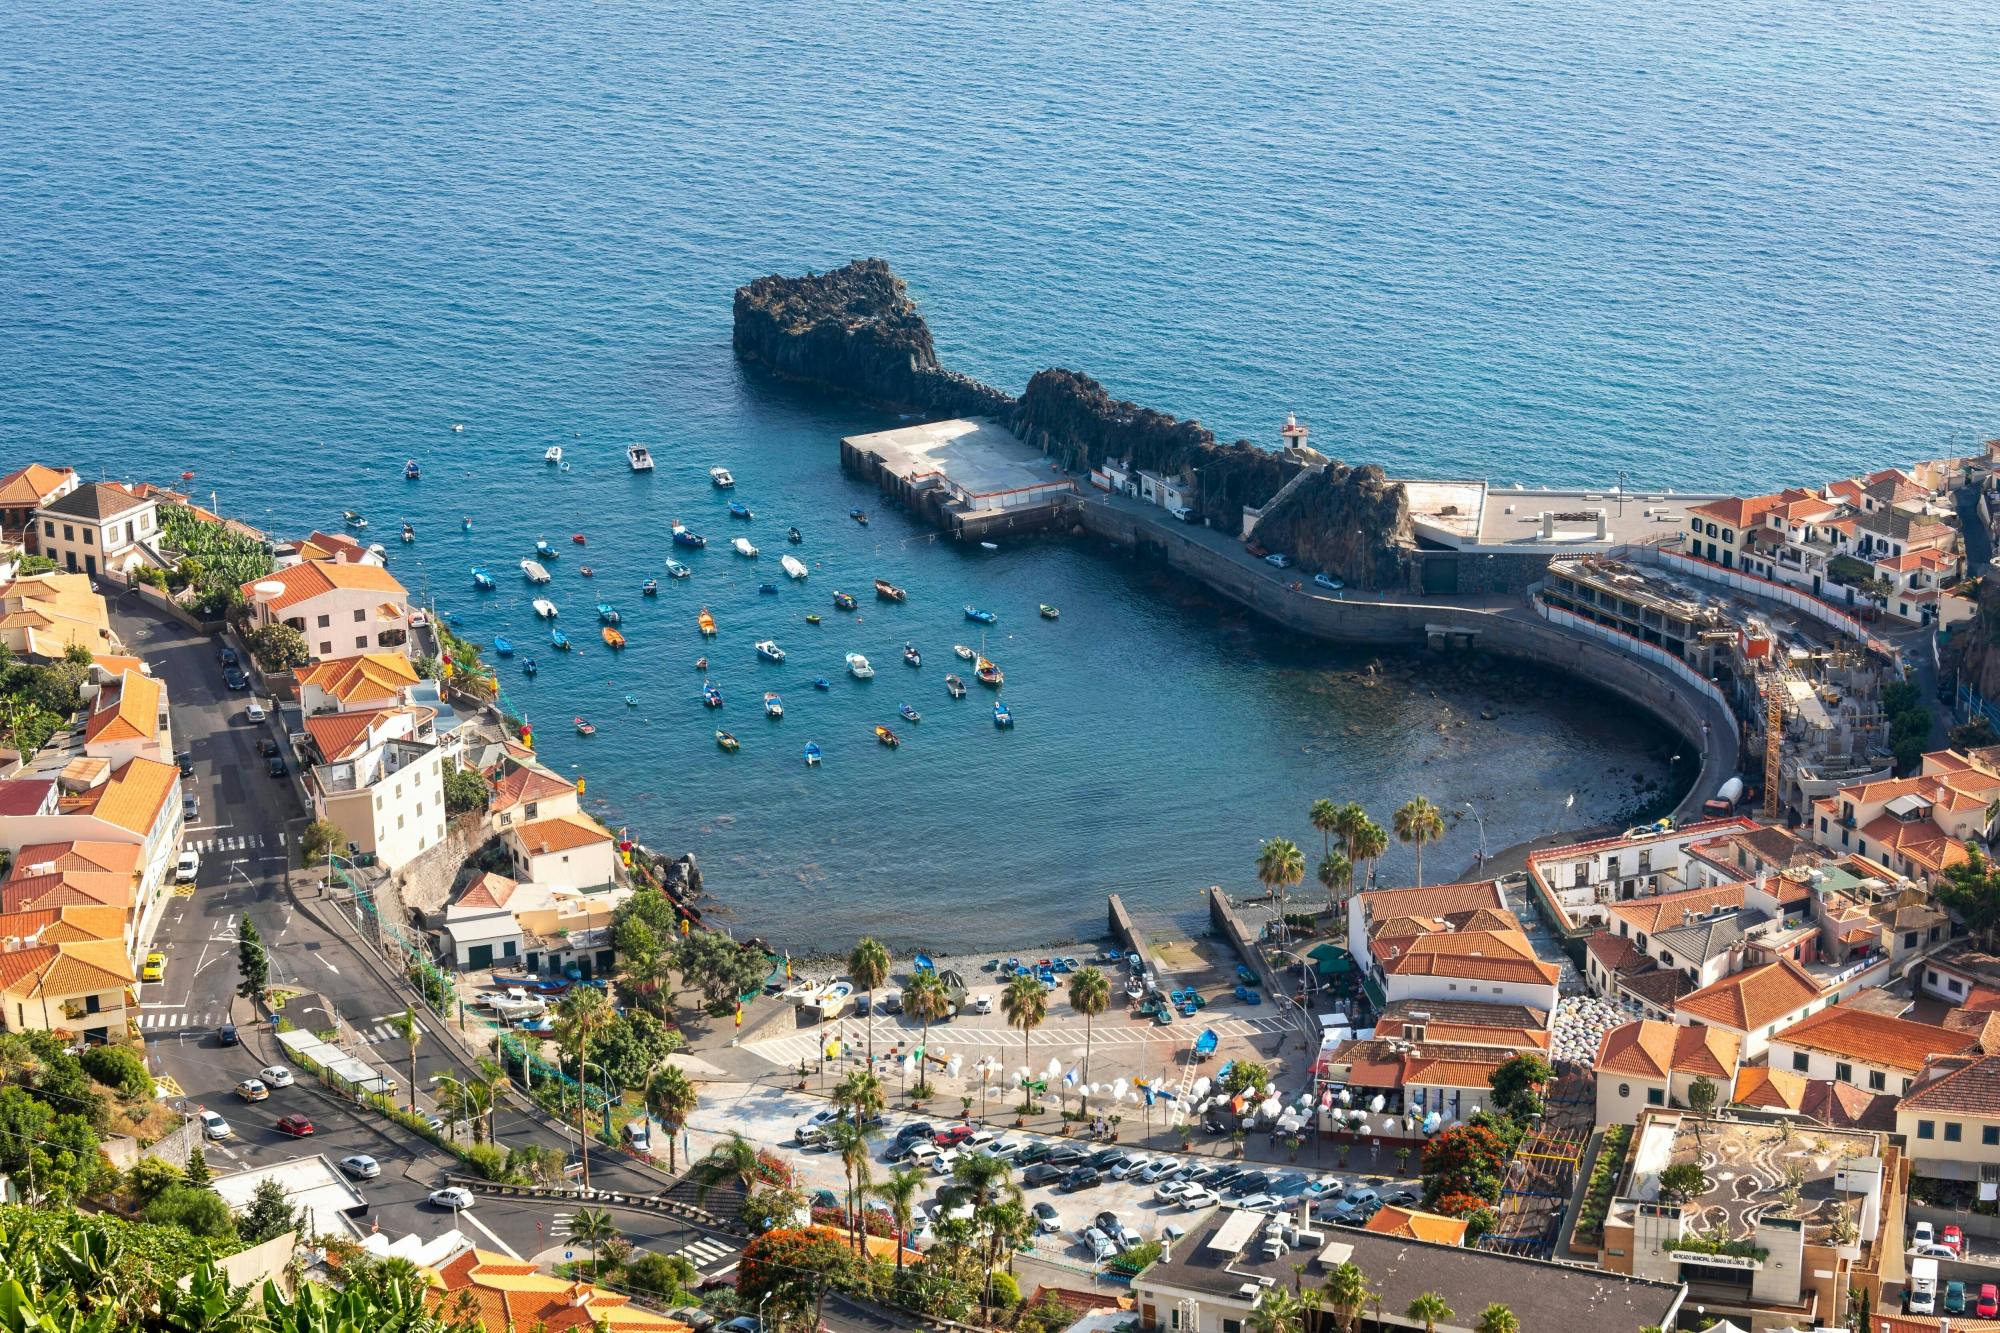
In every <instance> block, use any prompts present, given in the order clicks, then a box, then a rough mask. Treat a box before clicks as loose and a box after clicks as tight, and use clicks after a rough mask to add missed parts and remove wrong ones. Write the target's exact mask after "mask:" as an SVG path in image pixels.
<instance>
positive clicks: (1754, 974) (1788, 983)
mask: <svg viewBox="0 0 2000 1333" xmlns="http://www.w3.org/2000/svg"><path fill="white" fill-rule="evenodd" d="M1819 994H1820V986H1819V983H1818V982H1817V981H1814V980H1813V978H1812V975H1811V974H1810V973H1809V972H1807V971H1806V970H1805V969H1804V968H1802V967H1800V966H1799V965H1798V964H1797V963H1795V962H1793V961H1792V960H1791V959H1789V958H1780V959H1778V961H1776V962H1775V963H1766V964H1764V965H1763V966H1762V967H1752V968H1746V969H1745V970H1744V971H1741V972H1738V973H1736V974H1734V975H1733V976H1727V977H1724V978H1723V979H1722V980H1720V981H1718V982H1716V983H1715V984H1714V985H1712V986H1704V987H1703V988H1702V989H1700V990H1698V991H1695V992H1694V993H1693V994H1691V995H1683V996H1682V997H1681V998H1680V999H1679V1000H1678V1001H1676V1002H1675V1005H1674V1007H1675V1010H1676V1011H1677V1012H1679V1013H1684V1014H1687V1015H1689V1016H1691V1017H1693V1018H1697V1019H1700V1020H1702V1021H1703V1022H1707V1023H1713V1024H1719V1025H1720V1026H1723V1027H1727V1028H1733V1029H1735V1030H1736V1031H1738V1032H1749V1031H1751V1030H1752V1029H1754V1028H1760V1027H1763V1026H1764V1025H1765V1024H1767V1023H1775V1022H1776V1021H1778V1020H1779V1019H1781V1018H1784V1017H1785V1016H1787V1015H1789V1014H1794V1013H1797V1012H1798V1011H1799V1010H1800V1009H1803V1008H1804V1007H1805V1006H1806V1005H1808V1004H1810V1003H1812V1002H1813V1001H1814V1000H1816V999H1818V998H1819Z"/></svg>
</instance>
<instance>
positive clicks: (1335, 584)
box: [1313, 573, 1347, 592]
mask: <svg viewBox="0 0 2000 1333" xmlns="http://www.w3.org/2000/svg"><path fill="white" fill-rule="evenodd" d="M1313 582H1314V583H1317V584H1318V585H1319V586H1320V587H1322V588H1325V589H1326V590H1327V591H1328V592H1339V591H1340V590H1341V589H1342V588H1345V587H1346V586H1347V585H1346V584H1345V583H1342V582H1341V581H1340V580H1339V579H1337V578H1334V577H1333V576H1332V575H1330V574H1323V573H1322V574H1315V575H1313Z"/></svg>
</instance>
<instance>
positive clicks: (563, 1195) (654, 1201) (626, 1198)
mask: <svg viewBox="0 0 2000 1333" xmlns="http://www.w3.org/2000/svg"><path fill="white" fill-rule="evenodd" d="M445 1179H446V1183H447V1184H451V1185H457V1186H459V1187H461V1188H463V1189H469V1190H474V1191H476V1192H478V1193H480V1194H494V1195H499V1196H501V1197H503V1198H510V1199H563V1200H568V1201H573V1202H577V1203H608V1204H612V1205H614V1206H616V1207H619V1208H638V1209H643V1210H645V1211H647V1212H654V1213H665V1214H667V1215H669V1216H672V1217H678V1218H681V1219H683V1220H685V1221H689V1222H693V1223H696V1224H697V1225H699V1226H704V1227H707V1228H709V1229H710V1230H713V1231H726V1232H728V1233H730V1234H731V1235H736V1236H745V1235H748V1234H749V1230H748V1228H746V1227H745V1226H744V1225H743V1224H742V1223H741V1222H731V1221H727V1220H725V1219H723V1218H720V1217H717V1216H716V1215H715V1214H713V1213H711V1212H709V1211H708V1210H707V1209H704V1208H697V1207H695V1206H694V1205H693V1204H687V1203H682V1202H681V1201H680V1200H679V1199H663V1198H660V1197H659V1196H657V1195H652V1194H626V1193H623V1192H622V1191H619V1190H600V1189H585V1188H583V1187H582V1186H580V1185H578V1186H567V1185H509V1184H503V1183H501V1182H499V1181H494V1180H488V1179H486V1177H484V1176H462V1175H447V1176H446V1178H445Z"/></svg>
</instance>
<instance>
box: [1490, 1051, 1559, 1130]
mask: <svg viewBox="0 0 2000 1333" xmlns="http://www.w3.org/2000/svg"><path fill="white" fill-rule="evenodd" d="M1555 1076H1556V1072H1555V1070H1553V1069H1551V1068H1549V1062H1548V1061H1546V1060H1544V1059H1542V1057H1541V1056H1539V1055H1533V1054H1527V1053H1524V1054H1521V1055H1516V1056H1514V1057H1512V1058H1511V1059H1508V1060H1506V1061H1504V1062H1502V1063H1501V1064H1500V1065H1499V1066H1498V1067H1497V1068H1495V1069H1494V1071H1493V1072H1492V1073H1491V1074H1489V1075H1487V1076H1486V1081H1487V1083H1488V1084H1490V1085H1491V1086H1492V1088H1493V1105H1494V1106H1495V1107H1497V1108H1498V1109H1499V1110H1501V1111H1502V1112H1504V1113H1505V1114H1507V1115H1510V1116H1512V1117H1514V1118H1515V1119H1516V1120H1528V1119H1531V1118H1532V1117H1534V1116H1536V1115H1538V1114H1540V1113H1541V1110H1542V1097H1541V1093H1540V1092H1539V1091H1538V1089H1540V1088H1543V1087H1545V1086H1547V1084H1548V1082H1549V1080H1550V1079H1552V1078H1554V1077H1555Z"/></svg>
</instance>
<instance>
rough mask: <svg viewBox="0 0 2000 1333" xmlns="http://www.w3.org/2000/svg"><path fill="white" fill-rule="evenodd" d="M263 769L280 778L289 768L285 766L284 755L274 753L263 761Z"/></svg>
mask: <svg viewBox="0 0 2000 1333" xmlns="http://www.w3.org/2000/svg"><path fill="white" fill-rule="evenodd" d="M264 771H265V772H266V773H269V774H270V775H271V776H272V777H274V778H282V777H284V776H285V774H286V773H288V772H290V771H291V770H289V769H287V768H286V767H285V760H284V756H282V755H275V754H274V755H272V756H271V757H270V758H269V759H266V760H265V761H264Z"/></svg>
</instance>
